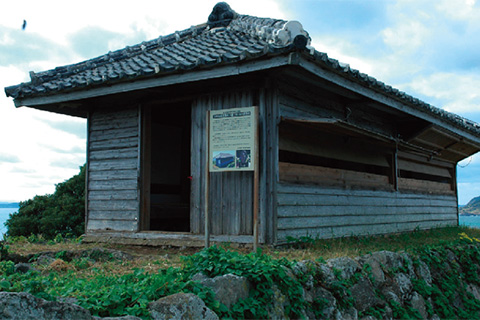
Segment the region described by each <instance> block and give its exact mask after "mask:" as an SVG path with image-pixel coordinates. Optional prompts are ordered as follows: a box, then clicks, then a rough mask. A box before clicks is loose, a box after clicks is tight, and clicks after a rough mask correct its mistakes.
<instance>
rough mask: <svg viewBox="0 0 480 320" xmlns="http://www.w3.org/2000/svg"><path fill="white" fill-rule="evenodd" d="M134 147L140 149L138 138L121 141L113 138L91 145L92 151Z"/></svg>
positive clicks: (94, 142)
mask: <svg viewBox="0 0 480 320" xmlns="http://www.w3.org/2000/svg"><path fill="white" fill-rule="evenodd" d="M132 147H138V137H132V138H120V139H115V138H112V139H110V140H108V141H90V143H89V149H90V151H95V150H115V149H123V148H132Z"/></svg>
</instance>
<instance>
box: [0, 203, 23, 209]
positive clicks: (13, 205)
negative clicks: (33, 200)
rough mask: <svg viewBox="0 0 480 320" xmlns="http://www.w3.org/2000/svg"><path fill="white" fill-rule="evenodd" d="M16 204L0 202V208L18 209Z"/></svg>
mask: <svg viewBox="0 0 480 320" xmlns="http://www.w3.org/2000/svg"><path fill="white" fill-rule="evenodd" d="M18 205H19V203H18V202H0V208H18Z"/></svg>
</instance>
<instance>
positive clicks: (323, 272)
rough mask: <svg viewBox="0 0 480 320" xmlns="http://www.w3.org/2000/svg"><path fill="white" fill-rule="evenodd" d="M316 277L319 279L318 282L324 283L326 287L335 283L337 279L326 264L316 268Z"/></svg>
mask: <svg viewBox="0 0 480 320" xmlns="http://www.w3.org/2000/svg"><path fill="white" fill-rule="evenodd" d="M317 270H318V275H319V278H320V281H322V282H323V283H325V284H326V285H327V286H328V287H329V286H330V285H331V284H332V283H334V282H335V281H337V278H336V277H335V275H334V274H333V271H332V269H331V268H330V267H328V266H327V265H326V264H321V265H319V266H318V269H317Z"/></svg>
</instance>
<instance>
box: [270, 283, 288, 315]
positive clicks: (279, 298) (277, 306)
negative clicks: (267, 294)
mask: <svg viewBox="0 0 480 320" xmlns="http://www.w3.org/2000/svg"><path fill="white" fill-rule="evenodd" d="M272 291H273V299H272V305H271V306H268V307H267V309H268V319H272V320H274V319H279V320H282V319H288V316H287V314H285V307H286V306H287V305H288V304H289V300H288V298H287V297H286V296H285V295H284V294H283V293H282V291H280V289H279V288H278V287H277V286H276V285H273V287H272Z"/></svg>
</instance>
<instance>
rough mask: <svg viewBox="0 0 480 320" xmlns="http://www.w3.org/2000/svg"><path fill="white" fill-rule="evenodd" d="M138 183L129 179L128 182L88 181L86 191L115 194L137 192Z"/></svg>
mask: <svg viewBox="0 0 480 320" xmlns="http://www.w3.org/2000/svg"><path fill="white" fill-rule="evenodd" d="M137 188H138V182H137V179H129V180H113V181H108V180H102V181H89V182H88V189H89V190H90V192H93V191H96V190H104V191H112V192H116V190H137Z"/></svg>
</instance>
